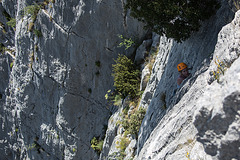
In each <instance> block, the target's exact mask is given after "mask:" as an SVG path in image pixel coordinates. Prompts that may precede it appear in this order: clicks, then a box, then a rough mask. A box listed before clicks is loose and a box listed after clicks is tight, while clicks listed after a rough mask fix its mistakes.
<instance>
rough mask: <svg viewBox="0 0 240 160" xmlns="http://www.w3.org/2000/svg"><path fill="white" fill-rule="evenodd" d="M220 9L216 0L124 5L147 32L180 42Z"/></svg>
mask: <svg viewBox="0 0 240 160" xmlns="http://www.w3.org/2000/svg"><path fill="white" fill-rule="evenodd" d="M218 8H219V4H218V2H217V0H202V1H199V0H187V1H186V0H171V1H169V0H152V1H148V0H127V1H126V4H125V9H130V10H131V16H133V17H134V18H136V19H138V20H139V21H142V22H144V23H145V24H146V25H145V27H146V28H147V29H151V30H153V31H155V32H157V33H158V34H160V35H162V34H165V35H166V36H167V37H168V38H174V39H175V40H177V41H179V42H180V41H183V40H186V39H187V38H188V37H190V35H191V33H192V32H194V31H197V30H198V29H199V27H200V22H201V21H203V20H205V19H208V18H209V17H210V16H212V15H214V14H215V12H216V10H217V9H218Z"/></svg>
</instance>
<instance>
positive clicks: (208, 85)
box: [135, 2, 240, 160]
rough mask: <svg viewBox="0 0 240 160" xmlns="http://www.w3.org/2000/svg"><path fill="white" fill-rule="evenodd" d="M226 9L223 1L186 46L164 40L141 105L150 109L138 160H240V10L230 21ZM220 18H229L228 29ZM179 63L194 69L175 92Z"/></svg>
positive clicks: (230, 13) (146, 117) (228, 12)
mask: <svg viewBox="0 0 240 160" xmlns="http://www.w3.org/2000/svg"><path fill="white" fill-rule="evenodd" d="M227 8H228V5H226V4H225V2H223V5H222V8H220V9H219V11H218V13H217V15H216V17H213V19H210V20H209V21H208V22H207V23H205V24H204V25H203V27H202V29H201V30H200V32H198V33H197V34H196V35H194V36H192V37H191V38H190V39H189V40H187V41H186V42H183V43H182V44H176V43H175V42H170V43H168V42H167V41H166V40H165V41H164V40H162V39H161V40H160V46H161V48H160V51H159V55H158V58H157V60H156V62H155V64H154V68H153V73H152V75H151V78H150V80H149V83H148V86H147V88H146V90H145V93H144V94H143V98H142V102H141V105H142V106H144V107H148V110H147V113H146V116H145V118H144V120H143V122H142V126H141V129H140V132H139V139H138V148H137V150H138V153H137V156H136V157H135V159H141V160H145V159H154V160H159V159H169V160H170V159H174V160H175V159H186V157H187V158H189V159H207V160H211V159H213V160H215V159H224V160H225V159H239V158H240V155H239V144H240V143H239V142H240V140H239V133H240V129H239V106H240V103H239V88H240V87H239V79H240V77H239V55H240V52H239V47H240V37H239V30H240V28H239V22H240V19H239V13H240V12H237V13H236V14H235V18H234V19H233V20H231V17H232V12H231V10H230V8H228V9H227ZM222 16H223V17H225V18H226V19H228V18H229V19H230V20H231V21H229V23H228V24H227V25H226V26H224V24H223V21H222ZM223 26H224V27H223ZM205 27H206V28H205ZM176 54H178V55H176ZM166 57H167V58H166ZM165 61H167V62H165ZM179 62H185V63H187V64H188V65H189V66H190V67H193V69H192V70H191V73H192V75H191V76H190V77H189V78H188V79H186V80H185V82H184V83H183V84H182V85H181V86H180V88H179V89H177V87H176V86H174V85H176V80H177V76H178V74H177V73H176V72H177V69H176V66H177V64H178V63H179ZM163 68H164V69H163ZM159 77H160V78H159ZM156 80H158V81H156ZM174 89H176V90H175V91H174ZM162 95H165V96H163V97H165V99H164V100H163V98H162ZM165 106H166V108H165Z"/></svg>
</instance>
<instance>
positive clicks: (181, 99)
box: [0, 0, 240, 160]
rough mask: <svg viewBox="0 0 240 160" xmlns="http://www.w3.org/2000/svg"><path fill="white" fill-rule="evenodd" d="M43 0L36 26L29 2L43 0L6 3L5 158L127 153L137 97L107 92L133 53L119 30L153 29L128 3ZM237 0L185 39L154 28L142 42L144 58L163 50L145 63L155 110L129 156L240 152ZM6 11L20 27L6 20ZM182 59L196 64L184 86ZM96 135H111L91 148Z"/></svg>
mask: <svg viewBox="0 0 240 160" xmlns="http://www.w3.org/2000/svg"><path fill="white" fill-rule="evenodd" d="M44 2H46V1H38V2H37V3H38V4H44V7H43V8H41V9H40V10H39V12H38V14H37V18H36V20H35V21H34V23H33V24H34V28H32V30H31V27H32V26H31V25H32V23H31V22H33V19H32V17H31V15H30V14H25V15H24V16H23V9H24V8H26V7H27V6H29V5H32V4H34V1H31V0H12V1H8V0H2V1H1V4H0V11H1V13H0V17H1V19H0V22H1V25H0V29H1V33H0V36H1V40H0V43H1V45H3V46H4V48H5V49H4V54H1V55H0V64H1V66H0V67H1V68H0V72H1V79H2V80H1V82H0V94H1V99H0V105H1V108H0V123H1V130H0V153H1V154H0V159H10V160H11V159H51V160H55V159H56V160H57V159H76V160H88V159H89V160H90V159H101V160H105V159H109V160H110V159H118V158H119V157H120V154H119V153H120V150H121V149H120V148H119V146H118V145H119V141H120V140H121V138H122V137H123V136H124V132H125V131H124V129H123V127H122V126H121V123H120V124H119V121H121V120H122V118H121V115H122V112H123V109H124V108H126V105H128V104H127V103H126V101H127V99H125V100H123V101H122V102H123V103H122V105H121V106H120V107H119V108H118V107H117V106H111V105H109V103H108V102H107V101H106V99H105V94H106V93H107V91H108V90H109V89H112V85H113V79H112V76H111V72H112V64H113V63H114V61H113V59H114V58H116V57H117V55H118V53H125V54H127V55H132V56H133V54H131V53H132V52H134V49H133V48H130V49H128V50H125V49H124V48H119V47H117V46H118V44H119V43H120V39H119V37H118V35H124V36H125V37H135V38H136V39H139V41H140V40H142V39H143V37H145V35H146V31H144V30H143V29H142V24H140V23H139V22H137V21H136V20H134V19H132V18H131V17H130V16H129V15H128V12H126V11H124V9H123V3H124V1H117V0H97V1H87V0H80V1H79V0H69V1H66V2H64V1H60V0H51V1H49V2H48V3H44ZM234 2H236V1H231V0H229V1H227V0H222V1H221V4H222V5H221V8H220V9H219V10H218V12H217V14H216V15H215V16H212V17H211V18H210V19H208V20H206V21H205V22H203V23H202V27H201V28H200V30H199V31H198V32H196V33H194V34H193V35H192V36H191V37H190V38H189V39H188V40H186V41H184V42H183V43H177V42H175V41H173V40H172V39H167V38H166V37H164V36H159V35H157V34H155V33H152V36H151V37H150V38H149V37H148V38H147V39H145V40H144V41H143V42H142V44H141V45H140V46H139V47H138V49H137V50H136V57H135V58H136V59H135V61H138V60H139V62H142V61H143V58H145V57H144V53H147V52H150V53H152V52H156V55H155V62H154V63H153V64H152V65H153V66H152V69H149V68H150V67H149V66H148V65H149V64H148V65H146V63H144V64H142V83H141V89H142V91H143V94H142V98H141V100H140V103H139V105H138V109H139V108H141V107H143V108H145V109H146V115H145V117H144V119H143V121H142V124H141V127H140V131H139V133H138V136H137V137H135V136H132V135H127V138H128V139H129V145H128V146H127V148H126V149H125V151H124V153H125V155H124V158H122V159H125V160H129V159H136V160H147V159H154V160H162V159H167V160H176V159H191V160H192V159H193V160H216V159H220V160H229V159H231V160H237V159H240V155H239V153H240V152H239V148H240V146H239V144H240V140H239V135H240V126H239V124H240V116H239V112H240V111H239V110H240V108H239V106H240V102H239V96H240V95H239V93H240V90H239V89H240V86H239V84H240V83H239V82H240V70H239V55H240V50H239V49H240V12H239V11H238V12H236V10H237V6H236V5H235V6H234ZM235 12H236V14H235ZM6 13H8V14H9V16H10V17H12V18H14V17H15V18H16V22H17V24H16V28H14V27H13V28H12V27H9V26H8V25H7V24H6V23H7V21H9V20H8V19H7V17H6ZM234 17H235V18H234ZM37 31H41V34H42V35H39V34H38V33H39V32H37ZM146 48H148V49H146ZM149 48H150V51H149ZM139 57H140V59H139ZM141 58H142V59H141ZM12 62H13V63H12ZM180 62H185V63H187V64H188V66H189V67H192V70H191V71H190V72H191V76H190V77H189V78H188V79H186V80H185V81H184V83H183V84H182V85H181V87H180V88H177V86H176V79H177V77H178V72H177V69H176V66H177V64H178V63H180ZM11 63H12V64H13V66H12V65H11ZM222 70H223V72H222ZM217 72H218V73H217ZM150 73H151V75H150ZM146 77H148V78H146ZM146 79H148V81H147V82H146ZM111 113H112V116H111V117H110V115H111ZM127 114H128V116H130V115H131V106H130V110H129V111H128V113H127ZM106 128H107V131H106ZM93 137H100V138H104V137H105V139H104V144H103V149H102V152H101V154H100V156H99V155H98V154H97V153H96V152H95V151H94V150H93V149H92V148H91V143H90V141H91V139H92V138H93Z"/></svg>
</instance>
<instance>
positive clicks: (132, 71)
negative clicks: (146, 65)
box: [112, 55, 140, 99]
mask: <svg viewBox="0 0 240 160" xmlns="http://www.w3.org/2000/svg"><path fill="white" fill-rule="evenodd" d="M115 62H116V64H113V74H112V76H113V77H114V87H115V88H116V91H117V92H118V93H119V94H120V95H121V97H122V98H125V97H126V96H128V95H129V96H130V98H132V99H133V98H135V96H136V95H137V93H138V92H139V84H140V71H139V70H137V69H136V68H135V66H134V64H133V62H132V61H131V59H129V58H127V57H126V56H125V55H119V56H118V58H117V60H115Z"/></svg>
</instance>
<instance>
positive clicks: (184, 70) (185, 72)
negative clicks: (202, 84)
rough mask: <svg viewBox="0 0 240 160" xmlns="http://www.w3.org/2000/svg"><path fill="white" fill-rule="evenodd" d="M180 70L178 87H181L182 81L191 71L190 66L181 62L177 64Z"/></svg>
mask: <svg viewBox="0 0 240 160" xmlns="http://www.w3.org/2000/svg"><path fill="white" fill-rule="evenodd" d="M177 69H178V72H179V73H180V76H179V77H178V79H177V87H178V88H179V87H180V85H181V83H182V81H183V80H184V79H185V78H187V77H188V76H189V75H190V73H189V72H188V69H189V68H188V66H187V65H186V64H185V63H179V64H178V65H177Z"/></svg>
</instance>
